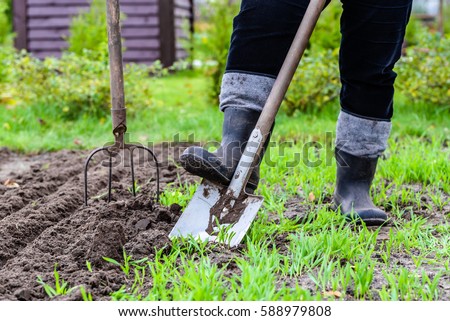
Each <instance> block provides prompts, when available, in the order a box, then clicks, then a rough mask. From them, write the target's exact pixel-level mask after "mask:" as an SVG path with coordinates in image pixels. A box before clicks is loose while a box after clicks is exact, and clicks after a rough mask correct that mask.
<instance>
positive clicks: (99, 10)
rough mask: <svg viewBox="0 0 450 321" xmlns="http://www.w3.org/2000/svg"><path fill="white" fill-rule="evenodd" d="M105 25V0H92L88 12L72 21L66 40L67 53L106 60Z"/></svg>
mask: <svg viewBox="0 0 450 321" xmlns="http://www.w3.org/2000/svg"><path fill="white" fill-rule="evenodd" d="M106 23H107V22H106V0H93V1H92V3H91V5H90V8H89V10H88V11H83V12H81V13H80V14H79V15H77V16H75V17H74V18H73V19H72V22H71V24H70V28H69V29H70V36H69V37H68V39H67V42H68V44H69V48H68V51H69V52H73V53H76V54H78V55H85V54H87V53H88V54H89V55H91V58H93V59H100V60H106V59H107V57H108V33H107V29H106ZM86 50H88V51H86Z"/></svg>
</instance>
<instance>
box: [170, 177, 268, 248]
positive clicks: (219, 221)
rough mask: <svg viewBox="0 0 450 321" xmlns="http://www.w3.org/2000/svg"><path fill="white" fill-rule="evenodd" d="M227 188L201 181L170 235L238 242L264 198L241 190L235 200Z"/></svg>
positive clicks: (220, 241)
mask: <svg viewBox="0 0 450 321" xmlns="http://www.w3.org/2000/svg"><path fill="white" fill-rule="evenodd" d="M226 193H227V188H226V187H223V186H221V185H217V184H214V183H212V182H210V181H208V180H205V179H204V180H203V181H202V183H201V184H200V185H199V187H198V188H197V191H196V192H195V194H194V196H193V197H192V200H191V201H190V202H189V204H188V206H187V207H186V209H185V210H184V212H183V214H182V215H181V216H180V218H179V220H178V222H177V223H176V224H175V227H174V228H173V229H172V231H171V232H170V234H169V237H170V238H174V237H187V236H189V235H191V236H192V237H194V238H200V239H201V240H202V241H213V242H219V243H226V244H228V245H229V246H230V247H234V246H236V245H238V244H239V243H240V242H241V241H242V239H243V238H244V236H245V233H247V230H248V229H249V227H250V225H251V223H252V221H253V220H254V219H255V217H256V214H257V213H258V210H259V208H260V207H261V205H262V203H263V201H264V198H263V197H261V196H255V195H249V194H247V193H245V192H242V193H241V195H240V196H239V197H238V198H237V199H235V198H234V197H232V196H231V195H230V196H229V195H226Z"/></svg>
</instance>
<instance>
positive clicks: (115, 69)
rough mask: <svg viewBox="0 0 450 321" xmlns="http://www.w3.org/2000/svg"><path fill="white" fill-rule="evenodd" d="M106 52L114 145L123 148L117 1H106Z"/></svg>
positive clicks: (120, 43)
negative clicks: (117, 144) (107, 56)
mask: <svg viewBox="0 0 450 321" xmlns="http://www.w3.org/2000/svg"><path fill="white" fill-rule="evenodd" d="M106 7H107V17H108V50H109V70H110V84H111V106H112V107H111V117H112V125H113V133H114V136H115V137H116V143H119V144H120V145H121V147H123V134H124V133H125V132H126V130H127V115H126V108H125V94H124V84H123V62H122V36H121V34H120V6H119V0H107V3H106Z"/></svg>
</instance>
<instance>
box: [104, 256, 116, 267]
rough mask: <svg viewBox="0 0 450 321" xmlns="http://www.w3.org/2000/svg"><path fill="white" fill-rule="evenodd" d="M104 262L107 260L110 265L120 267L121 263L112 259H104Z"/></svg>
mask: <svg viewBox="0 0 450 321" xmlns="http://www.w3.org/2000/svg"><path fill="white" fill-rule="evenodd" d="M103 260H105V261H106V262H109V263H112V264H114V265H117V266H120V263H119V262H117V261H116V260H114V259H112V258H110V257H105V256H104V257H103Z"/></svg>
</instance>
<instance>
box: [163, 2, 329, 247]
mask: <svg viewBox="0 0 450 321" xmlns="http://www.w3.org/2000/svg"><path fill="white" fill-rule="evenodd" d="M325 1H326V0H311V1H310V3H309V5H308V8H307V9H306V13H305V16H304V17H303V20H302V22H301V24H300V26H299V29H298V31H297V34H296V35H295V38H294V40H293V42H292V45H291V48H290V49H289V52H288V54H287V57H286V59H285V61H284V63H283V66H282V67H281V70H280V73H279V74H278V77H277V79H276V81H275V84H274V86H273V88H272V91H271V92H270V95H269V97H268V99H267V102H266V104H265V106H264V109H263V111H262V113H261V116H260V117H259V119H258V122H257V124H256V127H255V129H254V130H253V132H252V133H251V135H250V138H249V140H248V142H247V145H246V147H245V151H244V153H243V155H242V157H241V159H240V161H239V163H238V166H237V168H236V171H235V173H234V175H233V178H232V180H231V182H230V185H229V186H228V187H223V186H222V185H219V184H215V183H212V182H210V181H208V180H205V179H203V181H202V183H201V184H200V185H199V187H198V188H197V190H196V192H195V194H194V196H193V198H192V200H191V201H190V202H189V204H188V206H187V207H186V209H185V210H184V212H183V214H182V215H181V216H180V218H179V220H178V222H177V223H176V225H175V227H174V228H173V229H172V231H171V232H170V235H169V237H170V238H174V237H188V236H192V237H194V238H195V239H198V238H200V240H202V241H215V242H219V243H225V244H228V245H229V246H230V247H234V246H236V245H238V244H239V243H240V242H241V241H242V239H243V238H244V236H245V233H246V232H247V230H248V229H249V228H250V225H251V223H252V222H253V220H254V219H255V217H256V214H257V213H258V210H259V208H260V207H261V205H262V204H263V201H264V198H263V197H261V196H256V195H250V194H247V193H246V192H245V186H246V185H247V181H248V179H249V177H250V174H251V172H252V169H253V167H254V166H255V165H256V163H257V160H258V159H259V158H260V155H261V152H262V149H263V146H264V142H265V139H266V138H267V137H268V133H269V131H270V129H271V127H272V125H273V123H274V121H275V116H276V114H277V112H278V110H279V109H280V105H281V103H282V101H283V98H284V95H285V94H286V91H287V89H288V87H289V84H290V83H291V81H292V77H293V76H294V73H295V71H296V69H297V66H298V64H299V63H300V59H301V57H302V56H303V53H304V52H305V49H306V47H307V45H308V42H309V38H310V37H311V34H312V32H313V30H314V27H315V25H316V23H317V20H318V19H319V16H320V13H321V12H322V9H323V8H324V5H325Z"/></svg>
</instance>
